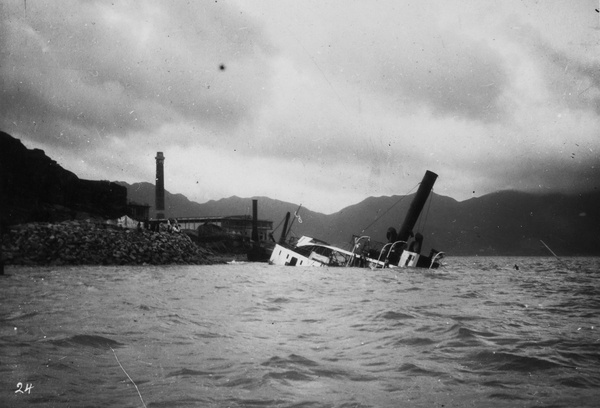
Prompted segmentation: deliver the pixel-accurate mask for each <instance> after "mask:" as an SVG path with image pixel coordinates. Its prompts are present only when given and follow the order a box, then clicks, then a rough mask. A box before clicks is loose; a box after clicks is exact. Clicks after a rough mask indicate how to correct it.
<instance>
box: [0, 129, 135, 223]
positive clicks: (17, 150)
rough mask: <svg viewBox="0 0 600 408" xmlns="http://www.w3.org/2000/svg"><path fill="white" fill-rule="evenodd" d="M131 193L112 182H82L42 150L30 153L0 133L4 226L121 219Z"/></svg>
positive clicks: (18, 143) (15, 140) (9, 137)
mask: <svg viewBox="0 0 600 408" xmlns="http://www.w3.org/2000/svg"><path fill="white" fill-rule="evenodd" d="M126 205H127V189H126V188H123V187H122V186H119V185H117V184H115V183H111V182H108V181H93V180H83V179H80V178H79V177H77V176H76V175H75V174H73V173H72V172H70V171H68V170H65V169H63V168H62V167H61V166H60V165H59V164H58V163H56V161H54V160H52V159H51V158H49V157H48V156H46V154H45V153H44V151H43V150H39V149H27V148H26V147H25V146H24V145H23V143H21V141H20V140H18V139H15V138H13V137H12V136H10V135H9V134H7V133H4V132H0V209H1V211H0V216H1V222H2V224H3V225H12V224H19V223H23V222H31V221H63V220H68V219H74V218H82V217H90V216H92V217H93V216H96V217H106V218H112V217H118V216H120V215H123V214H124V213H125V207H126Z"/></svg>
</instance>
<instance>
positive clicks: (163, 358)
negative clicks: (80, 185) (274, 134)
mask: <svg viewBox="0 0 600 408" xmlns="http://www.w3.org/2000/svg"><path fill="white" fill-rule="evenodd" d="M5 273H6V275H5V276H2V277H0V406H1V407H143V406H147V407H311V408H312V407H465V406H469V407H470V406H472V407H597V406H599V405H598V404H600V327H599V326H600V315H599V312H600V258H564V259H555V258H478V257H465V258H447V259H446V260H445V266H444V267H443V268H441V269H438V270H435V271H428V270H415V269H403V270H394V269H385V270H369V269H350V268H310V267H308V268H302V267H296V268H294V267H280V266H270V265H267V264H260V263H237V264H232V265H213V266H166V267H165V266H160V267H158V266H156V267H155V266H139V267H131V266H123V267H118V266H112V267H106V266H85V267H7V268H6V271H5Z"/></svg>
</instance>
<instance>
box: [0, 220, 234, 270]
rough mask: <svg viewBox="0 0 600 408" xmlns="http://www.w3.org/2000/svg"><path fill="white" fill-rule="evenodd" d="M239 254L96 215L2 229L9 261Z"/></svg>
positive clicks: (177, 259)
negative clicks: (112, 222)
mask: <svg viewBox="0 0 600 408" xmlns="http://www.w3.org/2000/svg"><path fill="white" fill-rule="evenodd" d="M238 256H241V254H229V253H220V252H216V251H214V250H213V249H211V248H208V247H206V246H202V245H199V244H197V243H195V242H194V241H192V239H191V238H190V237H189V236H188V235H187V234H185V233H182V232H178V233H177V232H172V233H170V232H153V231H149V230H143V229H140V230H136V229H126V228H121V227H117V226H113V225H109V224H104V223H100V222H97V221H94V220H85V221H77V220H74V221H63V222H58V223H47V222H36V223H27V224H19V225H13V226H10V227H8V228H6V230H5V231H4V233H3V234H2V262H3V263H4V265H5V266H13V265H14V266H17V265H22V266H59V265H170V264H177V265H185V264H189V265H211V264H220V263H226V262H227V261H229V260H232V259H236V257H238Z"/></svg>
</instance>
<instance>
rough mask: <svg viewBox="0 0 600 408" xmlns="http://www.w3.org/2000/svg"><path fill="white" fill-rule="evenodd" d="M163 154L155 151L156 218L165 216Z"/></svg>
mask: <svg viewBox="0 0 600 408" xmlns="http://www.w3.org/2000/svg"><path fill="white" fill-rule="evenodd" d="M164 162H165V156H163V153H162V152H157V153H156V180H155V181H156V184H155V185H156V188H155V191H156V201H155V204H156V218H158V219H161V218H165V214H164V211H165V168H164Z"/></svg>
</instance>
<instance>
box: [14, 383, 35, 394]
mask: <svg viewBox="0 0 600 408" xmlns="http://www.w3.org/2000/svg"><path fill="white" fill-rule="evenodd" d="M32 388H33V384H23V383H21V382H20V383H17V390H16V391H15V394H24V393H27V394H30V393H31V389H32Z"/></svg>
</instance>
